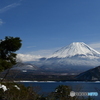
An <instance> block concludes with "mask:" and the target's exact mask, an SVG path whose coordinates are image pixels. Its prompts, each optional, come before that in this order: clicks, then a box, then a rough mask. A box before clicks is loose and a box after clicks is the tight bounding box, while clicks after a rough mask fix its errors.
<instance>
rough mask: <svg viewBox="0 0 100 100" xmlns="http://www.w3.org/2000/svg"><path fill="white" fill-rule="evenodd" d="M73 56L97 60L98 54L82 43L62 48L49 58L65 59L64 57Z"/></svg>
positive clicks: (74, 43)
mask: <svg viewBox="0 0 100 100" xmlns="http://www.w3.org/2000/svg"><path fill="white" fill-rule="evenodd" d="M75 55H81V56H84V57H89V58H99V57H100V53H99V52H97V51H96V50H94V49H93V48H91V47H89V46H88V45H86V44H85V43H83V42H73V43H72V44H70V45H69V46H66V47H63V48H61V49H60V50H57V51H56V52H54V54H53V55H51V56H50V57H49V58H52V57H57V58H65V57H73V56H75Z"/></svg>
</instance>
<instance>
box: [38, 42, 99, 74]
mask: <svg viewBox="0 0 100 100" xmlns="http://www.w3.org/2000/svg"><path fill="white" fill-rule="evenodd" d="M39 63H41V66H40V68H42V69H44V70H54V71H66V72H79V71H81V72H82V71H85V70H88V69H91V68H94V67H95V66H99V65H100V53H99V52H97V51H96V50H94V49H92V48H91V47H89V46H88V45H86V44H85V43H83V42H73V43H72V44H70V45H69V46H66V47H63V48H61V49H60V50H57V51H56V52H54V53H53V54H52V55H51V56H50V57H48V58H46V59H44V60H40V62H39Z"/></svg>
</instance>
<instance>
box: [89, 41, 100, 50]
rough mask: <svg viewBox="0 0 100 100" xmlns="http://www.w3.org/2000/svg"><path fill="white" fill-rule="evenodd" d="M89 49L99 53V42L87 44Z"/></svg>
mask: <svg viewBox="0 0 100 100" xmlns="http://www.w3.org/2000/svg"><path fill="white" fill-rule="evenodd" d="M88 45H89V46H90V47H91V48H93V49H95V50H97V51H98V52H100V42H95V43H91V44H88Z"/></svg>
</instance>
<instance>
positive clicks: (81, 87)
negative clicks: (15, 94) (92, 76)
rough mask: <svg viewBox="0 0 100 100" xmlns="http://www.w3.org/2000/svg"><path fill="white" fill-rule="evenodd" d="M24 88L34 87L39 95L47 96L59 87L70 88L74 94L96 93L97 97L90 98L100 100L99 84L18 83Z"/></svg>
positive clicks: (70, 82) (67, 82) (74, 82)
mask: <svg viewBox="0 0 100 100" xmlns="http://www.w3.org/2000/svg"><path fill="white" fill-rule="evenodd" d="M20 83H21V84H24V85H25V86H35V87H37V88H38V89H39V88H40V89H39V90H40V91H39V92H40V93H43V94H46V93H47V94H48V93H50V92H54V91H55V88H56V87H57V86H59V85H67V86H71V88H72V91H74V92H97V93H98V96H92V98H94V99H95V100H100V82H76V81H73V82H72V81H66V82H53V81H51V82H50V81H49V82H24V81H23V82H20Z"/></svg>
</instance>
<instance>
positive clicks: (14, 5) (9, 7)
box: [0, 3, 20, 13]
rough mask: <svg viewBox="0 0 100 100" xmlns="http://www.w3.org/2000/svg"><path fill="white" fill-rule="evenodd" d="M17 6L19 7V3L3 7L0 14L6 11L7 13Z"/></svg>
mask: <svg viewBox="0 0 100 100" xmlns="http://www.w3.org/2000/svg"><path fill="white" fill-rule="evenodd" d="M19 5H20V3H13V4H10V5H8V6H5V7H3V8H1V9H0V13H3V12H6V11H8V10H9V9H12V8H14V7H17V6H19Z"/></svg>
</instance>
